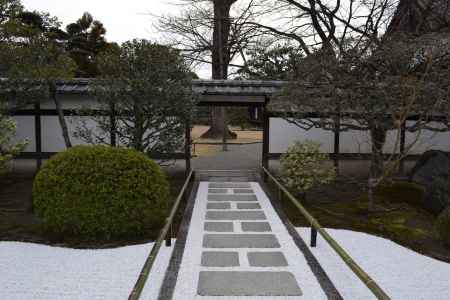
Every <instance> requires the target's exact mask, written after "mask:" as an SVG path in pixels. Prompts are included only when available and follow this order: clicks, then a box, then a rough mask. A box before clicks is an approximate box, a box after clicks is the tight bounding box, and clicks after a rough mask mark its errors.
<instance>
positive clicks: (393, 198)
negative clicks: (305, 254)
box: [269, 178, 450, 262]
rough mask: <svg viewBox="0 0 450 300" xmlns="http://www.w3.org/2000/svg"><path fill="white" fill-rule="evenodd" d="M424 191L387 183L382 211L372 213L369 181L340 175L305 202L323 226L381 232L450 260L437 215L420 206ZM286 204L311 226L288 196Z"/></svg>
mask: <svg viewBox="0 0 450 300" xmlns="http://www.w3.org/2000/svg"><path fill="white" fill-rule="evenodd" d="M269 185H270V184H269ZM270 186H271V189H273V191H274V192H273V193H272V194H273V195H277V193H275V189H274V187H273V186H272V185H270ZM422 195H423V189H422V188H421V187H420V186H418V185H415V184H411V183H409V182H396V183H393V184H385V185H383V186H381V187H380V188H379V189H378V190H377V191H376V193H375V201H376V206H377V208H378V211H377V212H376V213H370V214H369V213H368V211H367V207H368V201H367V195H366V189H365V182H363V181H355V180H353V179H351V180H349V179H345V178H339V179H338V180H337V181H336V182H335V183H334V184H332V185H328V186H322V187H320V188H317V189H315V190H313V191H312V192H310V193H309V194H308V195H307V201H303V204H304V206H305V207H306V209H307V210H308V211H309V212H310V213H311V214H312V215H313V216H314V217H315V218H316V219H317V220H318V221H319V223H320V224H321V225H322V226H323V227H326V228H336V229H347V230H353V231H359V232H366V233H369V234H372V235H377V236H381V237H384V238H387V239H389V240H392V241H394V242H396V243H398V244H400V245H402V246H404V247H407V248H409V249H412V250H414V251H416V252H419V253H421V254H424V255H427V256H430V257H434V258H437V259H440V260H443V261H446V262H450V250H449V249H446V248H445V247H443V246H442V245H441V243H440V241H439V237H438V236H437V234H436V231H435V228H434V223H435V221H436V217H435V216H434V215H432V214H431V213H429V212H428V211H426V210H425V209H423V208H422V207H421V206H420V203H421V199H422ZM299 199H300V198H299ZM282 204H283V206H284V210H285V212H286V213H287V215H288V218H289V219H290V221H291V222H292V223H293V224H294V225H295V226H302V227H308V226H309V224H308V222H307V221H306V220H305V219H304V218H303V217H302V215H301V214H300V213H299V212H298V210H297V209H296V208H295V206H294V205H293V204H291V203H290V202H289V200H287V199H285V198H284V199H283V200H282Z"/></svg>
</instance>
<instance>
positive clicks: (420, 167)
mask: <svg viewBox="0 0 450 300" xmlns="http://www.w3.org/2000/svg"><path fill="white" fill-rule="evenodd" d="M448 174H450V153H448V152H443V151H438V150H430V151H427V152H425V153H424V154H423V155H422V156H421V157H420V159H419V160H418V161H417V163H416V165H415V166H414V168H413V169H412V171H411V175H410V177H409V179H410V181H412V182H415V183H418V184H421V185H423V186H426V187H427V186H429V185H431V183H432V182H433V180H434V178H436V177H438V176H442V175H448Z"/></svg>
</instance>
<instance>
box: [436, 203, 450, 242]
mask: <svg viewBox="0 0 450 300" xmlns="http://www.w3.org/2000/svg"><path fill="white" fill-rule="evenodd" d="M436 229H437V232H438V233H439V237H440V238H441V241H442V243H443V244H444V245H446V246H447V247H450V206H449V207H447V208H446V209H445V210H444V211H443V212H441V214H440V215H439V217H438V218H437V221H436Z"/></svg>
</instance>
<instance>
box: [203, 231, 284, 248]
mask: <svg viewBox="0 0 450 300" xmlns="http://www.w3.org/2000/svg"><path fill="white" fill-rule="evenodd" d="M203 247H204V248H280V244H279V243H278V240H277V238H276V237H275V235H273V234H205V235H204V236H203Z"/></svg>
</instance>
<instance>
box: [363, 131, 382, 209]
mask: <svg viewBox="0 0 450 300" xmlns="http://www.w3.org/2000/svg"><path fill="white" fill-rule="evenodd" d="M386 136H387V130H386V129H385V128H383V127H380V126H377V125H375V124H373V125H372V126H371V128H370V138H371V142H372V154H371V162H370V172H369V179H368V184H367V187H368V189H367V196H368V201H369V203H368V205H369V206H368V210H369V212H370V211H374V210H375V200H374V197H373V194H374V190H375V188H376V187H377V185H378V183H379V182H380V178H381V177H382V175H383V164H384V158H383V146H384V144H385V143H386Z"/></svg>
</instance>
